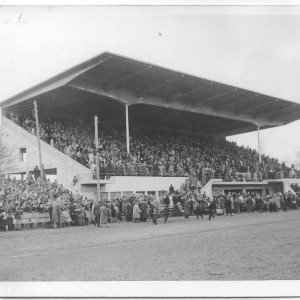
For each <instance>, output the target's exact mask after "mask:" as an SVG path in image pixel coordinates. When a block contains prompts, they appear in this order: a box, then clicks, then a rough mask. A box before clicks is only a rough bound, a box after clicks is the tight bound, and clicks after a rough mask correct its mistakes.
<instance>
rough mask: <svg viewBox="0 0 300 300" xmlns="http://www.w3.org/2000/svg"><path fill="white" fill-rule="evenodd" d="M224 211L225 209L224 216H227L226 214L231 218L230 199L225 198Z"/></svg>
mask: <svg viewBox="0 0 300 300" xmlns="http://www.w3.org/2000/svg"><path fill="white" fill-rule="evenodd" d="M225 209H226V215H227V216H228V214H230V215H231V216H232V210H231V200H230V197H226V199H225Z"/></svg>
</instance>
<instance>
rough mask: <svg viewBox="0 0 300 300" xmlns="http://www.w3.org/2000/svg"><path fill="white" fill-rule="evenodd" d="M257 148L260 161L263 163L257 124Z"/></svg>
mask: <svg viewBox="0 0 300 300" xmlns="http://www.w3.org/2000/svg"><path fill="white" fill-rule="evenodd" d="M257 148H258V157H259V163H261V152H260V136H259V126H257Z"/></svg>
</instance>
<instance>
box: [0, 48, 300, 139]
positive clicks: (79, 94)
mask: <svg viewBox="0 0 300 300" xmlns="http://www.w3.org/2000/svg"><path fill="white" fill-rule="evenodd" d="M33 100H37V102H38V105H39V108H41V109H42V110H43V111H45V112H51V111H53V112H54V111H57V110H60V111H61V110H62V108H64V109H66V107H68V109H66V110H67V111H68V112H71V111H72V112H74V113H75V112H81V113H82V114H83V113H87V114H93V113H94V114H95V113H96V112H97V111H101V112H102V113H104V114H108V115H109V113H111V116H112V117H113V116H117V115H118V114H117V113H114V111H116V112H117V111H119V113H120V114H123V112H121V111H120V110H122V106H123V105H129V106H130V114H131V115H130V116H131V120H130V122H132V121H133V122H136V123H137V124H144V125H147V124H149V125H151V124H154V125H157V126H159V127H163V126H167V127H170V128H174V129H178V130H180V129H189V130H194V131H199V132H203V133H207V134H213V135H225V136H228V135H233V134H238V133H245V132H249V131H253V130H256V129H257V126H260V128H261V129H265V128H270V127H274V126H280V125H285V124H287V123H290V122H292V121H295V120H297V119H299V118H300V104H297V103H294V102H291V101H286V100H282V99H278V98H274V97H271V96H268V95H263V94H261V93H258V92H253V91H249V90H246V89H242V88H239V87H234V86H231V85H227V84H223V83H219V82H215V81H212V80H209V79H205V78H200V77H196V76H192V75H188V74H185V73H182V72H177V71H174V70H170V69H167V68H163V67H160V66H156V65H152V64H150V63H146V62H142V61H138V60H134V59H131V58H127V57H123V56H120V55H116V54H113V53H109V52H104V53H102V54H100V55H98V56H96V57H94V58H92V59H91V60H88V61H86V62H84V63H81V64H79V65H77V66H75V67H73V68H71V69H69V70H67V71H65V72H63V73H61V74H59V75H57V76H55V77H53V78H51V79H49V80H47V81H45V82H43V83H41V84H38V85H36V86H34V87H32V88H30V89H28V90H26V91H24V92H22V93H20V94H18V95H16V96H13V97H11V98H9V99H7V100H5V101H3V102H2V103H1V104H0V106H1V107H3V108H7V109H18V108H21V107H25V108H26V107H29V105H27V104H30V103H32V101H33ZM112 100H113V101H112ZM120 104H121V106H120Z"/></svg>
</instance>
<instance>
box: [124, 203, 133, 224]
mask: <svg viewBox="0 0 300 300" xmlns="http://www.w3.org/2000/svg"><path fill="white" fill-rule="evenodd" d="M125 217H126V221H127V222H130V221H132V205H131V204H130V201H127V203H126V206H125Z"/></svg>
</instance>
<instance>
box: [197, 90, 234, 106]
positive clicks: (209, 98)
mask: <svg viewBox="0 0 300 300" xmlns="http://www.w3.org/2000/svg"><path fill="white" fill-rule="evenodd" d="M234 91H237V88H234V89H230V90H228V91H226V92H222V93H219V94H216V95H212V96H210V97H207V98H205V99H203V100H200V103H201V104H206V103H207V102H210V101H212V100H215V99H218V98H220V97H223V96H226V95H228V94H230V93H232V92H234Z"/></svg>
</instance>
